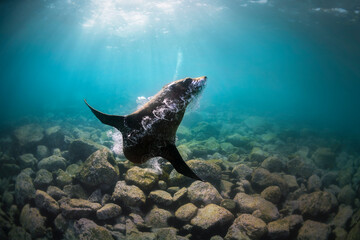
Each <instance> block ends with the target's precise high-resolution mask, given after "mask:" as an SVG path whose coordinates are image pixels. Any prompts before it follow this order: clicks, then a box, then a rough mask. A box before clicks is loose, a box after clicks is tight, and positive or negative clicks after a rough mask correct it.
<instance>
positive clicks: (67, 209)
mask: <svg viewBox="0 0 360 240" xmlns="http://www.w3.org/2000/svg"><path fill="white" fill-rule="evenodd" d="M59 203H60V209H61V213H62V215H63V216H64V217H65V218H69V219H79V218H84V217H90V216H92V215H95V213H96V211H97V210H98V209H100V208H101V205H100V204H98V203H93V202H90V201H88V200H84V199H69V198H65V199H61V200H60V201H59Z"/></svg>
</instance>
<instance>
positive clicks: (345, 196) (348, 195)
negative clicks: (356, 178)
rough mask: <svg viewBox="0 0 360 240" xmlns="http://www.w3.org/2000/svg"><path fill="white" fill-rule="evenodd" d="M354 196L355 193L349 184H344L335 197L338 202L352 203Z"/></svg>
mask: <svg viewBox="0 0 360 240" xmlns="http://www.w3.org/2000/svg"><path fill="white" fill-rule="evenodd" d="M355 196H356V193H355V191H354V190H353V189H352V188H351V186H350V185H346V186H345V187H343V188H342V189H341V191H340V192H339V195H338V197H337V198H338V201H339V203H344V204H346V205H352V204H353V203H354V200H355Z"/></svg>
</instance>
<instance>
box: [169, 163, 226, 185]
mask: <svg viewBox="0 0 360 240" xmlns="http://www.w3.org/2000/svg"><path fill="white" fill-rule="evenodd" d="M186 164H187V165H188V166H189V167H190V168H191V169H192V170H193V171H194V172H195V173H196V175H197V176H199V177H200V178H201V179H202V180H204V181H208V182H211V183H213V184H218V183H219V181H220V178H221V168H220V167H219V166H218V165H216V164H215V163H212V162H209V161H205V160H200V159H193V160H189V161H187V162H186ZM169 180H170V184H171V185H176V186H179V185H182V184H185V183H189V182H192V179H191V178H188V177H185V176H184V175H182V174H180V173H178V172H177V171H176V170H175V169H174V170H172V171H171V173H170V177H169Z"/></svg>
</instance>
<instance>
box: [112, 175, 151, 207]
mask: <svg viewBox="0 0 360 240" xmlns="http://www.w3.org/2000/svg"><path fill="white" fill-rule="evenodd" d="M112 199H113V200H114V201H120V202H123V203H124V204H125V205H126V206H133V207H136V206H141V205H143V204H145V201H146V196H145V194H144V192H143V191H141V189H140V188H138V187H137V186H135V185H127V184H126V183H125V181H118V182H117V183H116V185H115V189H114V192H113V194H112Z"/></svg>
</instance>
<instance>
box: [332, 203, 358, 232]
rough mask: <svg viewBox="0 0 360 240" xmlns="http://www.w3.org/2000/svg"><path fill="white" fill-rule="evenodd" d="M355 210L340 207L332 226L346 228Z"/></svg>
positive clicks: (344, 206) (343, 206) (345, 206)
mask: <svg viewBox="0 0 360 240" xmlns="http://www.w3.org/2000/svg"><path fill="white" fill-rule="evenodd" d="M352 214H353V210H352V208H351V207H350V206H347V205H340V207H339V210H338V213H337V214H336V216H335V217H334V218H333V220H332V221H331V224H330V225H331V226H335V227H338V228H345V227H346V225H347V223H348V222H350V219H351V216H352Z"/></svg>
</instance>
